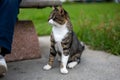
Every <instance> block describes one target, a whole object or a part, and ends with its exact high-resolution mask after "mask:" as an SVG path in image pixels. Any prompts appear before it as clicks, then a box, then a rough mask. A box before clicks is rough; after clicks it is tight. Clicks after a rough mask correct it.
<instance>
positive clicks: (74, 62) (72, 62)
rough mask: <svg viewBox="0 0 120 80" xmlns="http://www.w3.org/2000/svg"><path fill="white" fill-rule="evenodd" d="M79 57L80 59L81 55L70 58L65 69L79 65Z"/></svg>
mask: <svg viewBox="0 0 120 80" xmlns="http://www.w3.org/2000/svg"><path fill="white" fill-rule="evenodd" d="M80 57H81V53H77V54H75V55H73V56H72V57H70V58H69V60H70V62H68V65H67V67H68V68H70V69H72V68H74V67H75V66H76V65H77V64H79V63H80Z"/></svg>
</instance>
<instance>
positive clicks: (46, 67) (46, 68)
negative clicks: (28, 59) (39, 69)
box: [43, 64, 52, 70]
mask: <svg viewBox="0 0 120 80" xmlns="http://www.w3.org/2000/svg"><path fill="white" fill-rule="evenodd" d="M51 68H52V66H50V65H49V64H47V65H45V66H44V67H43V69H44V70H50V69H51Z"/></svg>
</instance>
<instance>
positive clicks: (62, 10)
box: [58, 6, 64, 14]
mask: <svg viewBox="0 0 120 80" xmlns="http://www.w3.org/2000/svg"><path fill="white" fill-rule="evenodd" d="M58 9H59V12H60V13H61V14H64V9H63V7H62V6H59V7H58Z"/></svg>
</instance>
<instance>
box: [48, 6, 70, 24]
mask: <svg viewBox="0 0 120 80" xmlns="http://www.w3.org/2000/svg"><path fill="white" fill-rule="evenodd" d="M68 19H69V16H68V13H67V12H66V11H65V10H64V9H63V8H62V6H59V7H53V11H52V12H51V13H50V16H49V19H48V22H49V24H51V25H53V26H59V25H64V24H65V23H66V22H67V21H68Z"/></svg>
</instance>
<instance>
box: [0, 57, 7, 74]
mask: <svg viewBox="0 0 120 80" xmlns="http://www.w3.org/2000/svg"><path fill="white" fill-rule="evenodd" d="M6 72H7V64H6V61H5V59H4V57H3V56H2V55H0V76H4V75H5V73H6Z"/></svg>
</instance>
